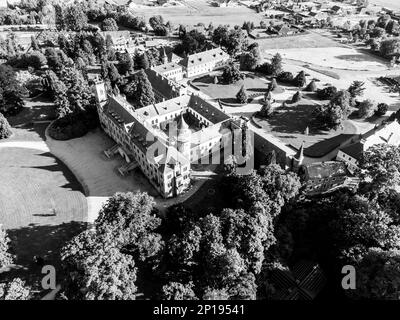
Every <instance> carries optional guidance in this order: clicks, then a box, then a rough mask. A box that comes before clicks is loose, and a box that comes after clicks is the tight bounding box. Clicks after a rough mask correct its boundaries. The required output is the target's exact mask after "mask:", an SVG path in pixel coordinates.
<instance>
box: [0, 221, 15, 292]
mask: <svg viewBox="0 0 400 320" xmlns="http://www.w3.org/2000/svg"><path fill="white" fill-rule="evenodd" d="M9 243H10V239H9V238H8V236H7V233H6V231H4V230H3V229H2V228H1V226H0V269H2V268H4V267H6V266H8V265H10V264H12V263H13V256H12V255H11V254H10V253H9V252H8V251H9ZM0 296H1V295H0Z"/></svg>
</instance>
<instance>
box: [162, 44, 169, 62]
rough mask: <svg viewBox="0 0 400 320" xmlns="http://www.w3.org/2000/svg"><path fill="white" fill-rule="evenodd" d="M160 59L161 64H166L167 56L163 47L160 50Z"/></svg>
mask: <svg viewBox="0 0 400 320" xmlns="http://www.w3.org/2000/svg"><path fill="white" fill-rule="evenodd" d="M161 59H162V63H163V64H166V63H168V56H167V54H166V52H165V47H163V48H162V52H161Z"/></svg>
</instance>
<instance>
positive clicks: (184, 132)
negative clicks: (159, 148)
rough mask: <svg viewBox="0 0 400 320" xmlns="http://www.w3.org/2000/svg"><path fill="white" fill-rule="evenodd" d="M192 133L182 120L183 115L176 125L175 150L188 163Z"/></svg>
mask: <svg viewBox="0 0 400 320" xmlns="http://www.w3.org/2000/svg"><path fill="white" fill-rule="evenodd" d="M191 137H192V132H191V131H190V128H189V126H188V125H187V123H186V122H185V120H184V119H183V114H181V118H180V119H179V123H178V132H177V148H178V151H179V152H181V153H182V154H183V155H184V156H185V157H186V158H187V159H188V160H189V161H190V144H191Z"/></svg>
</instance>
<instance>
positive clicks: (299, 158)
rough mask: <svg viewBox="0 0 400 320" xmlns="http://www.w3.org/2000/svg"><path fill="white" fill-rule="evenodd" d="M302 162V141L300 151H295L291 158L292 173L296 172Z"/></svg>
mask: <svg viewBox="0 0 400 320" xmlns="http://www.w3.org/2000/svg"><path fill="white" fill-rule="evenodd" d="M303 161H304V141H303V142H302V144H301V146H300V149H299V150H298V151H297V153H296V155H295V156H294V158H293V168H292V169H293V171H295V172H297V171H298V170H299V169H300V167H301V165H302V164H303Z"/></svg>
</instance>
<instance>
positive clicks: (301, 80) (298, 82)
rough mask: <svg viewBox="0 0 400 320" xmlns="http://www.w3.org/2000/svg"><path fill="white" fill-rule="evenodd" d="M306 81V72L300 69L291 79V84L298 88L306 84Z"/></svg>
mask: <svg viewBox="0 0 400 320" xmlns="http://www.w3.org/2000/svg"><path fill="white" fill-rule="evenodd" d="M306 82H307V80H306V73H305V72H304V71H300V72H299V73H298V75H297V76H296V77H295V78H294V79H293V84H294V85H295V86H296V87H299V88H303V87H304V86H305V85H306Z"/></svg>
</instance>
